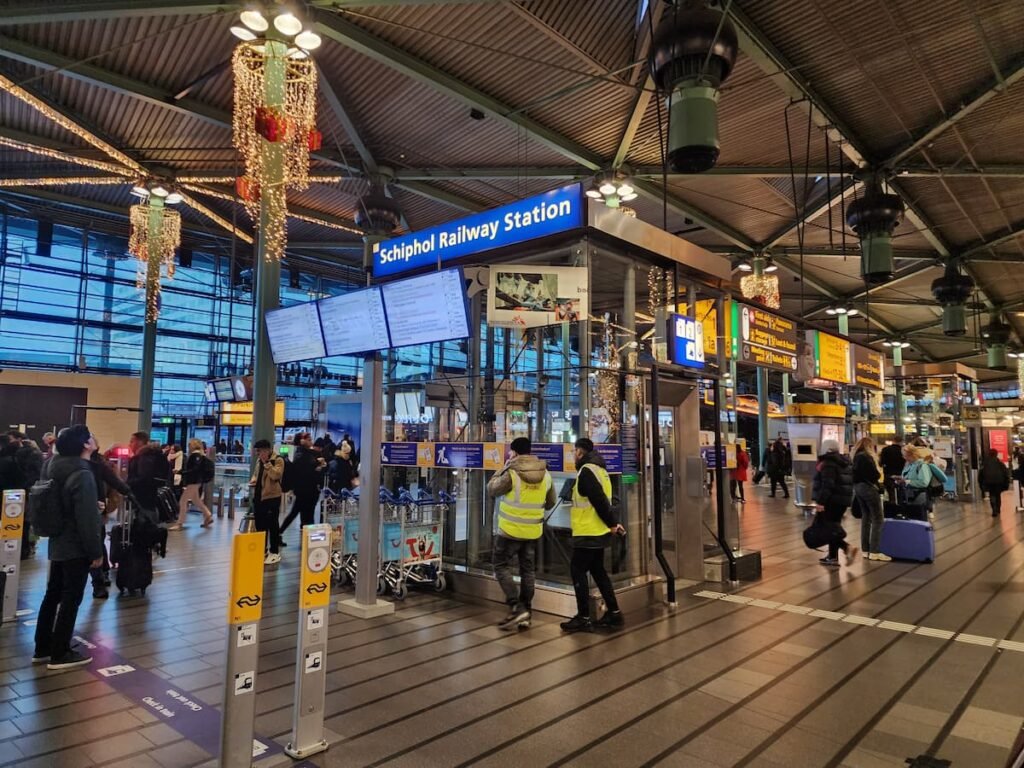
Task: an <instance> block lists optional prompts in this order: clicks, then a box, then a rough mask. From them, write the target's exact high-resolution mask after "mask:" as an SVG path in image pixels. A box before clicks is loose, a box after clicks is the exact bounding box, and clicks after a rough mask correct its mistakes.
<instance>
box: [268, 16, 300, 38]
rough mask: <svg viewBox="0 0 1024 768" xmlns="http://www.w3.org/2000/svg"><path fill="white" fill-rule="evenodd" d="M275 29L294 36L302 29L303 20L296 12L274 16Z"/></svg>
mask: <svg viewBox="0 0 1024 768" xmlns="http://www.w3.org/2000/svg"><path fill="white" fill-rule="evenodd" d="M274 29H276V30H277V31H278V32H280V33H281V34H282V35H288V36H289V37H293V36H294V35H297V34H299V33H300V32H301V31H302V22H301V21H299V19H298V17H297V16H296V15H295V14H294V13H282V14H281V15H280V16H275V17H274Z"/></svg>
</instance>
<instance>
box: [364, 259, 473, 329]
mask: <svg viewBox="0 0 1024 768" xmlns="http://www.w3.org/2000/svg"><path fill="white" fill-rule="evenodd" d="M382 289H383V293H384V310H385V314H386V316H387V322H388V329H389V330H390V332H391V346H393V347H407V346H411V345H413V344H430V343H431V342H435V341H447V340H449V339H465V338H467V337H468V336H469V310H468V306H467V302H466V283H465V281H464V280H463V277H462V270H460V269H448V270H445V271H443V272H431V273H430V274H427V275H421V276H420V277H412V278H409V279H407V280H399V281H397V282H394V283H387V284H385V285H384V286H382Z"/></svg>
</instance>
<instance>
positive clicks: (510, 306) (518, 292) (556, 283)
mask: <svg viewBox="0 0 1024 768" xmlns="http://www.w3.org/2000/svg"><path fill="white" fill-rule="evenodd" d="M589 298H590V297H589V288H588V287H587V270H586V268H585V267H538V266H536V265H533V264H522V265H516V264H502V265H501V266H499V267H492V268H491V278H490V284H489V285H488V286H487V320H488V322H489V323H491V324H492V325H495V326H499V327H518V328H536V327H538V326H542V325H554V324H555V323H561V322H575V321H577V320H585V319H587V317H588V313H589V312H590V301H589Z"/></svg>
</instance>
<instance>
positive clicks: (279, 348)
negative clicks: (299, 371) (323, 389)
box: [267, 301, 327, 365]
mask: <svg viewBox="0 0 1024 768" xmlns="http://www.w3.org/2000/svg"><path fill="white" fill-rule="evenodd" d="M267 335H268V336H269V337H270V351H271V354H272V355H273V356H274V364H275V365H281V364H282V363H297V362H299V361H301V360H314V359H316V358H318V357H325V356H326V354H327V352H326V350H325V349H324V337H323V333H322V332H321V331H320V315H319V314H318V313H317V310H316V303H315V302H312V301H310V302H306V303H305V304H296V305H295V306H293V307H285V308H284V309H275V310H272V311H270V312H267Z"/></svg>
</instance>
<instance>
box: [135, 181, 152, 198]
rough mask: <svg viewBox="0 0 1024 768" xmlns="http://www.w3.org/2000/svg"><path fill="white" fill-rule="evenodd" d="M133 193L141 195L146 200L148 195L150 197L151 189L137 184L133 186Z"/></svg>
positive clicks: (137, 195)
mask: <svg viewBox="0 0 1024 768" xmlns="http://www.w3.org/2000/svg"><path fill="white" fill-rule="evenodd" d="M132 194H133V195H135V196H136V197H141V198H142V199H143V200H145V199H146V198H147V197H149V190H148V189H146V188H145V187H144V186H142V185H141V184H136V185H135V186H134V187H132Z"/></svg>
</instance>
